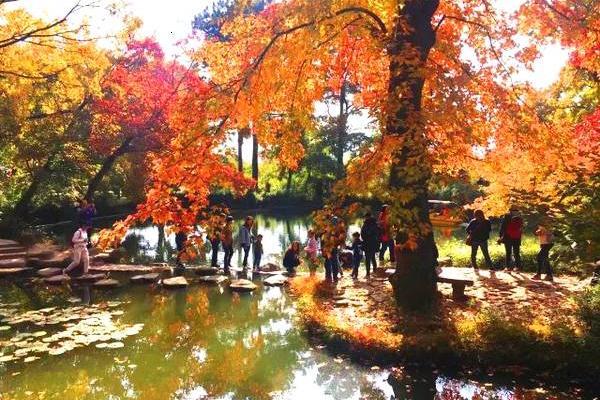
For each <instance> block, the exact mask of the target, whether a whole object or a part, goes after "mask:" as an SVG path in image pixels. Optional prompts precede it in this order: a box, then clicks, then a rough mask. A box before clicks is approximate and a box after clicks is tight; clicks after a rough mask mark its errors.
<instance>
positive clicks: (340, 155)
mask: <svg viewBox="0 0 600 400" xmlns="http://www.w3.org/2000/svg"><path fill="white" fill-rule="evenodd" d="M347 104H348V103H347V99H346V82H344V83H343V84H342V87H341V88H340V111H339V115H338V126H337V131H338V137H337V146H336V149H335V158H336V160H337V169H338V171H337V176H338V178H341V177H343V176H344V175H345V172H346V171H345V167H344V147H346V146H345V144H346V136H347V129H348V115H347V114H346V110H347V108H348V107H347Z"/></svg>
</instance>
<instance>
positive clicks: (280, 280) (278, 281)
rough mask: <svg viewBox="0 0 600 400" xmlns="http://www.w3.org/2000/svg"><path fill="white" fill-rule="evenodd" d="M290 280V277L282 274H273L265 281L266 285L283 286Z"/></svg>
mask: <svg viewBox="0 0 600 400" xmlns="http://www.w3.org/2000/svg"><path fill="white" fill-rule="evenodd" d="M287 282H288V278H286V277H285V276H283V275H281V274H277V275H272V276H270V277H268V278H266V279H265V280H264V281H263V284H264V285H265V286H283V285H285V284H286V283H287Z"/></svg>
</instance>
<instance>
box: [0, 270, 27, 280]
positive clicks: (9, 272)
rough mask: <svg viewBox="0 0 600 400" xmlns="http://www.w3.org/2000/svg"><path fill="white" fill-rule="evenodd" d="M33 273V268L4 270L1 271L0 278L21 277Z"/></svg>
mask: <svg viewBox="0 0 600 400" xmlns="http://www.w3.org/2000/svg"><path fill="white" fill-rule="evenodd" d="M29 271H31V268H2V269H0V278H3V277H8V276H15V275H21V274H24V273H26V272H29Z"/></svg>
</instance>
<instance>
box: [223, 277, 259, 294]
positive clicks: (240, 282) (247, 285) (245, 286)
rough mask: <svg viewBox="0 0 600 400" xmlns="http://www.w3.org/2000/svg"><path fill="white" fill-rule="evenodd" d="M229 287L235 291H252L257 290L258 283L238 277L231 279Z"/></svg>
mask: <svg viewBox="0 0 600 400" xmlns="http://www.w3.org/2000/svg"><path fill="white" fill-rule="evenodd" d="M229 288H230V289H231V290H233V291H234V292H252V291H254V290H256V285H255V284H254V283H252V282H251V281H249V280H247V279H236V280H234V281H231V283H230V284H229Z"/></svg>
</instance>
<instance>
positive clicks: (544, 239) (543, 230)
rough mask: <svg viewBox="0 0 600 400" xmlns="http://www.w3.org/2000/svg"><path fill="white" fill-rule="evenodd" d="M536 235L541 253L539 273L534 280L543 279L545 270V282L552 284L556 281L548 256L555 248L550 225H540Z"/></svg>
mask: <svg viewBox="0 0 600 400" xmlns="http://www.w3.org/2000/svg"><path fill="white" fill-rule="evenodd" d="M535 235H536V236H537V237H538V239H539V241H540V252H539V253H538V255H537V264H538V268H537V273H536V274H535V275H534V276H533V278H532V279H540V278H541V277H542V269H544V270H545V272H546V278H545V280H547V281H550V282H552V281H554V278H553V276H552V267H551V266H550V260H549V258H548V256H549V255H550V249H551V248H552V246H554V237H553V235H552V232H551V231H550V229H549V228H548V223H547V222H546V221H544V222H543V223H541V224H540V225H538V228H537V229H536V231H535Z"/></svg>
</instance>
